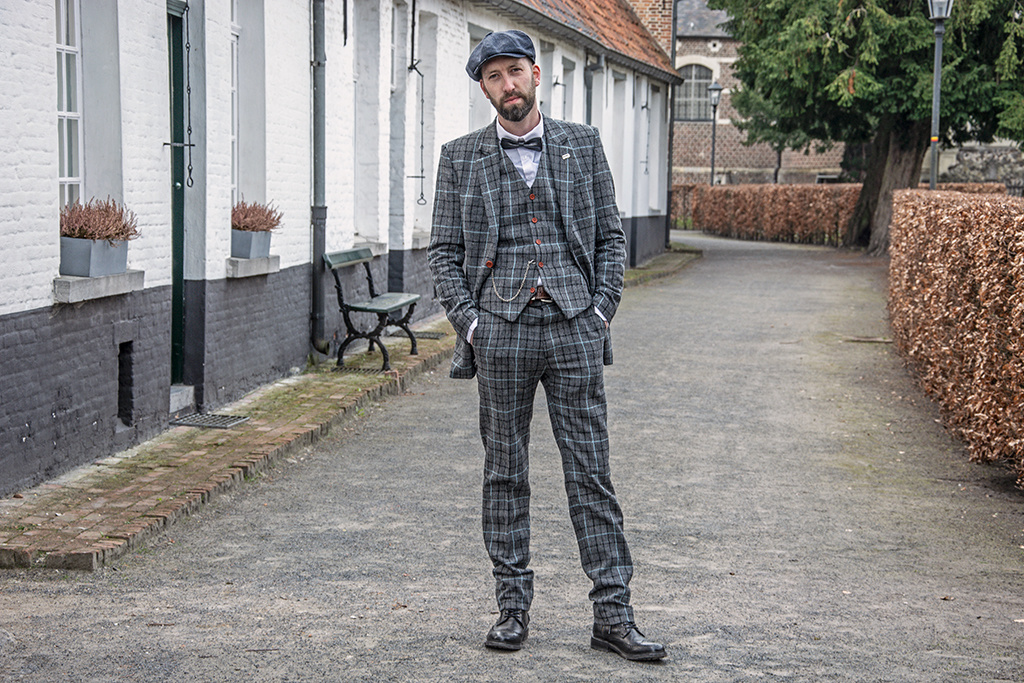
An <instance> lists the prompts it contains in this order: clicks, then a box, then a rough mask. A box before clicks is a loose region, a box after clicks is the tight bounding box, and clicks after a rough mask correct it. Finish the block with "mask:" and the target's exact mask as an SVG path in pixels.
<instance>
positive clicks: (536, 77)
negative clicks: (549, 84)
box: [533, 64, 540, 87]
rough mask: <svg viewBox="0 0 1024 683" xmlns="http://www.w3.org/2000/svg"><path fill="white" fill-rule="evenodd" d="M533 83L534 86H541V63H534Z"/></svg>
mask: <svg viewBox="0 0 1024 683" xmlns="http://www.w3.org/2000/svg"><path fill="white" fill-rule="evenodd" d="M533 85H534V87H539V86H540V65H539V64H534V65H533Z"/></svg>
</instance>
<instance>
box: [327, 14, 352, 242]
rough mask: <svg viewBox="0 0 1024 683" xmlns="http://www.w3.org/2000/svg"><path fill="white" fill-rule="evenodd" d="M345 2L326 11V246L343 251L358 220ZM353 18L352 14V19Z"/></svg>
mask: <svg viewBox="0 0 1024 683" xmlns="http://www.w3.org/2000/svg"><path fill="white" fill-rule="evenodd" d="M342 11H343V6H342V3H338V2H328V3H327V4H326V7H325V15H326V22H327V26H326V31H325V38H326V49H327V70H326V79H327V83H326V90H327V92H326V95H325V96H326V99H327V104H326V107H327V112H328V116H327V139H326V140H325V147H326V154H327V160H326V176H327V186H326V188H325V194H326V198H327V200H326V201H327V235H326V250H327V251H329V252H330V251H340V250H341V249H347V248H349V247H351V246H352V240H353V234H354V227H353V226H354V223H355V211H354V205H355V192H354V188H353V185H352V174H353V172H354V168H355V135H356V129H355V120H354V117H353V115H352V112H353V111H354V105H355V100H354V98H355V88H354V86H353V78H354V73H353V68H354V66H353V58H354V47H353V45H354V41H353V36H352V33H351V26H350V29H349V40H348V44H347V45H346V44H345V34H344V23H343V15H342ZM349 20H350V21H351V15H350V19H349Z"/></svg>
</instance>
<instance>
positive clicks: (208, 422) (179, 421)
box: [171, 413, 249, 429]
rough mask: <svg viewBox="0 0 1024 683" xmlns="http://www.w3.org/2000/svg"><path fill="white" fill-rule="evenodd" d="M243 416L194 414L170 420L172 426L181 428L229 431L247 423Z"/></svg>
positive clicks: (246, 418)
mask: <svg viewBox="0 0 1024 683" xmlns="http://www.w3.org/2000/svg"><path fill="white" fill-rule="evenodd" d="M248 419H249V418H248V417H246V416H244V415H212V414H211V415H202V414H200V413H195V414H194V415H187V416H185V417H178V418H175V419H173V420H171V424H172V425H180V426H182V427H212V428H214V429H230V428H232V427H234V426H235V425H239V424H242V423H243V422H246V421H248Z"/></svg>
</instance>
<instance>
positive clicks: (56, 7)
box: [53, 0, 64, 45]
mask: <svg viewBox="0 0 1024 683" xmlns="http://www.w3.org/2000/svg"><path fill="white" fill-rule="evenodd" d="M63 7H64V0H54V3H53V18H54V21H55V22H56V26H55V27H54V28H55V29H56V30H55V31H54V32H53V35H54V39H55V40H56V41H57V44H58V45H59V44H60V38H61V36H63V35H64V31H63V29H62V28H61V27H62V26H63V25H64V10H63Z"/></svg>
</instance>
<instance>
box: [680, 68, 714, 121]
mask: <svg viewBox="0 0 1024 683" xmlns="http://www.w3.org/2000/svg"><path fill="white" fill-rule="evenodd" d="M679 75H680V76H681V77H682V79H683V82H682V84H681V85H677V86H676V102H675V118H676V120H677V121H710V120H711V95H710V94H709V93H708V86H709V85H711V81H712V73H711V69H709V68H707V67H706V66H701V65H700V64H688V65H687V66H684V67H683V68H682V69H680V70H679Z"/></svg>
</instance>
